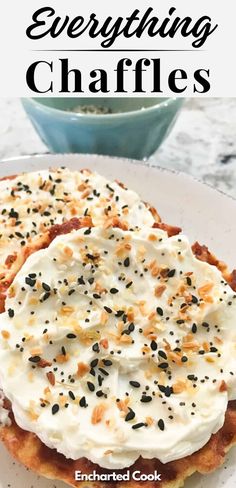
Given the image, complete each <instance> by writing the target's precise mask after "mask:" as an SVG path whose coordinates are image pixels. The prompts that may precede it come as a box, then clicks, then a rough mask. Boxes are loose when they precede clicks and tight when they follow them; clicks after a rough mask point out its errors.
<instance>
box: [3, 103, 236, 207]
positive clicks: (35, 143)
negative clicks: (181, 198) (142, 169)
mask: <svg viewBox="0 0 236 488" xmlns="http://www.w3.org/2000/svg"><path fill="white" fill-rule="evenodd" d="M47 151H48V150H47V148H46V146H45V145H44V144H43V143H42V142H41V140H40V139H39V137H38V135H37V134H36V132H35V130H34V129H33V127H32V125H31V123H30V122H29V120H28V118H27V116H26V115H25V113H24V110H23V108H22V106H21V102H20V100H18V99H16V98H5V99H3V98H1V99H0V160H1V159H6V158H10V157H17V156H21V155H28V154H39V153H46V152H47ZM150 161H151V164H157V165H159V166H162V167H165V168H171V169H175V170H180V171H184V172H186V173H189V174H191V175H193V176H194V177H197V178H198V179H200V180H203V181H205V182H207V183H209V184H210V185H212V186H214V187H215V188H218V189H220V190H222V191H224V192H226V193H228V194H229V195H231V196H233V197H235V198H236V98H211V99H210V98H205V99H190V100H188V101H187V102H186V104H185V105H184V108H183V109H182V112H181V113H180V116H179V118H178V120H177V123H176V125H175V126H174V128H173V130H172V132H171V134H170V135H169V137H168V139H167V140H166V141H165V142H164V144H163V145H162V147H161V148H160V149H159V150H158V151H157V152H156V153H155V154H154V155H153V156H152V157H151V160H150Z"/></svg>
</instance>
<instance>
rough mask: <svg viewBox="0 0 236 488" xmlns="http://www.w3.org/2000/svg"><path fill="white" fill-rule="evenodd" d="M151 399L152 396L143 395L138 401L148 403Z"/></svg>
mask: <svg viewBox="0 0 236 488" xmlns="http://www.w3.org/2000/svg"><path fill="white" fill-rule="evenodd" d="M151 401H152V397H151V396H148V395H143V396H142V397H141V399H140V402H142V403H149V402H151Z"/></svg>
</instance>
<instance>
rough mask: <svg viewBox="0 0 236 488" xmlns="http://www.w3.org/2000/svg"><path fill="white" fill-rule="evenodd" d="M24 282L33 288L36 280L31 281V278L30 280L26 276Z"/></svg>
mask: <svg viewBox="0 0 236 488" xmlns="http://www.w3.org/2000/svg"><path fill="white" fill-rule="evenodd" d="M25 282H26V284H27V285H29V286H32V287H33V286H34V285H35V283H36V280H34V279H32V278H30V277H28V276H27V277H26V278H25Z"/></svg>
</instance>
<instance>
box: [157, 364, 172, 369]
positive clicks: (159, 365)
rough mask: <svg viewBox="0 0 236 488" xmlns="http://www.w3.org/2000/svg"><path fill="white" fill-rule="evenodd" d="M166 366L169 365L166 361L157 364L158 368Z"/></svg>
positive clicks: (165, 367)
mask: <svg viewBox="0 0 236 488" xmlns="http://www.w3.org/2000/svg"><path fill="white" fill-rule="evenodd" d="M168 366H169V364H168V363H160V364H158V368H161V369H167V368H168Z"/></svg>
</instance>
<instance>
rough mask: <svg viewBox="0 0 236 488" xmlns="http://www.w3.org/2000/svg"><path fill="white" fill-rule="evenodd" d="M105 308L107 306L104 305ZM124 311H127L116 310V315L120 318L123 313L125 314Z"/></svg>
mask: <svg viewBox="0 0 236 488" xmlns="http://www.w3.org/2000/svg"><path fill="white" fill-rule="evenodd" d="M104 308H105V307H104ZM124 313H125V312H124V310H117V312H116V317H118V318H119V317H122V315H124Z"/></svg>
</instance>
